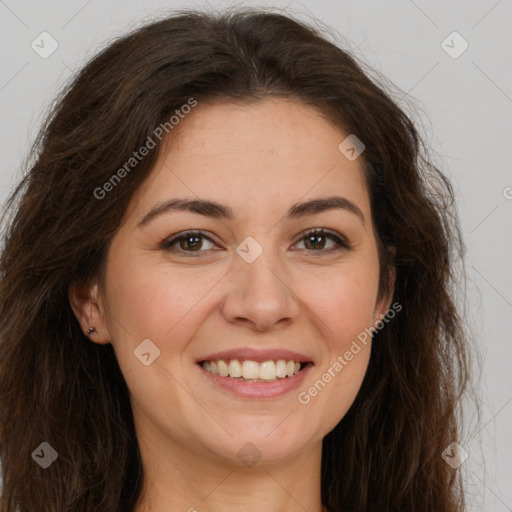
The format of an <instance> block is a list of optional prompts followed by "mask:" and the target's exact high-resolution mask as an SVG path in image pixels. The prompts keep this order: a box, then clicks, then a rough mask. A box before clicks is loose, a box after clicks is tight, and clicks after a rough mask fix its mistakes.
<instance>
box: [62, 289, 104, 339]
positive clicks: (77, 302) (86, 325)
mask: <svg viewBox="0 0 512 512" xmlns="http://www.w3.org/2000/svg"><path fill="white" fill-rule="evenodd" d="M68 298H69V303H70V305H71V309H72V310H73V312H74V313H75V316H76V318H77V320H78V322H79V323H80V326H81V327H82V331H83V332H84V334H85V335H86V336H87V337H88V338H90V339H91V341H94V343H99V344H102V345H104V344H107V343H110V336H109V333H108V330H107V327H106V323H105V308H104V306H103V302H102V300H101V296H100V293H99V286H98V284H97V283H92V284H90V283H89V284H82V283H78V282H73V283H71V284H70V285H69V287H68ZM91 327H94V329H95V330H94V331H93V332H91V333H90V334H88V331H89V329H90V328H91Z"/></svg>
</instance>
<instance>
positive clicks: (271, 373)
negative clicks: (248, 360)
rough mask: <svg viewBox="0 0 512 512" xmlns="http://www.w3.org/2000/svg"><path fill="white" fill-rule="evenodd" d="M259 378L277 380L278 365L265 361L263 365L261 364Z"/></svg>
mask: <svg viewBox="0 0 512 512" xmlns="http://www.w3.org/2000/svg"><path fill="white" fill-rule="evenodd" d="M299 366H300V365H299ZM259 378H260V379H262V380H272V379H275V378H276V363H274V361H265V362H263V363H260V374H259Z"/></svg>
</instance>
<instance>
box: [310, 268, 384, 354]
mask: <svg viewBox="0 0 512 512" xmlns="http://www.w3.org/2000/svg"><path fill="white" fill-rule="evenodd" d="M309 283H310V286H308V287H307V288H305V294H304V296H305V297H307V300H306V301H305V302H306V303H307V304H308V307H310V308H312V309H313V311H314V312H315V314H316V315H317V316H318V317H319V318H320V319H321V320H322V321H323V322H324V323H325V330H326V335H327V336H326V337H327V338H328V339H330V340H331V344H332V345H333V346H332V348H336V349H337V350H342V349H343V348H344V346H345V345H346V344H347V343H348V344H349V345H350V340H352V339H355V338H357V336H358V334H359V333H361V332H362V331H364V329H365V328H368V327H370V326H371V325H372V324H373V320H374V311H375V301H376V298H377V292H378V267H376V266H375V265H373V264H372V263H371V262H369V263H368V264H366V265H363V264H361V265H357V266H356V265H352V266H348V265H347V267H344V268H337V269H331V270H329V273H328V274H326V275H325V276H323V277H322V278H321V279H318V278H317V279H315V278H313V279H311V280H309Z"/></svg>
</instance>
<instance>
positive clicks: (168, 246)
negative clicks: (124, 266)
mask: <svg viewBox="0 0 512 512" xmlns="http://www.w3.org/2000/svg"><path fill="white" fill-rule="evenodd" d="M313 235H323V236H326V237H327V238H330V239H331V240H333V241H334V242H335V243H336V244H337V245H338V247H334V248H331V249H320V250H314V249H313V250H308V249H301V250H305V251H307V252H312V253H319V255H323V254H327V253H332V252H337V251H341V250H350V249H351V246H350V245H349V243H348V242H347V241H346V239H344V238H343V237H341V236H340V235H338V234H336V233H335V232H333V231H330V230H326V229H324V228H313V229H309V230H307V231H305V232H304V233H302V234H301V238H299V240H298V242H302V241H303V240H304V239H305V238H307V237H309V236H313ZM190 237H203V238H205V239H207V240H209V241H210V242H212V243H215V242H214V241H213V240H212V239H211V238H210V237H208V236H207V235H206V234H205V233H203V232H202V231H185V232H183V233H178V234H177V235H173V236H171V237H170V238H167V239H165V240H164V241H163V242H161V244H160V248H161V249H163V250H165V251H169V252H182V253H184V254H187V255H188V256H187V257H198V256H199V254H200V253H202V252H206V251H205V250H198V251H186V250H184V249H176V248H173V247H172V246H173V245H174V244H175V243H176V242H179V241H180V240H184V239H187V238H190ZM296 243H297V242H296ZM294 245H295V244H294ZM196 253H198V254H197V255H196Z"/></svg>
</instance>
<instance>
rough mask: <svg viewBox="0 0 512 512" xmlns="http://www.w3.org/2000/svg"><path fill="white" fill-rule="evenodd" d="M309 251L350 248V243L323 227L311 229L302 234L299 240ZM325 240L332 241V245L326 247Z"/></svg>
mask: <svg viewBox="0 0 512 512" xmlns="http://www.w3.org/2000/svg"><path fill="white" fill-rule="evenodd" d="M303 240H304V241H305V243H304V245H305V248H306V250H309V252H331V251H336V250H340V249H350V245H349V244H348V243H347V242H346V241H345V240H344V239H343V238H342V237H341V236H339V235H337V234H335V233H332V232H330V231H326V230H325V229H319V228H317V229H312V230H309V231H307V232H306V233H304V234H303V236H302V238H301V240H300V241H303ZM326 240H331V241H333V242H334V247H330V248H326V247H325V246H326Z"/></svg>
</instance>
